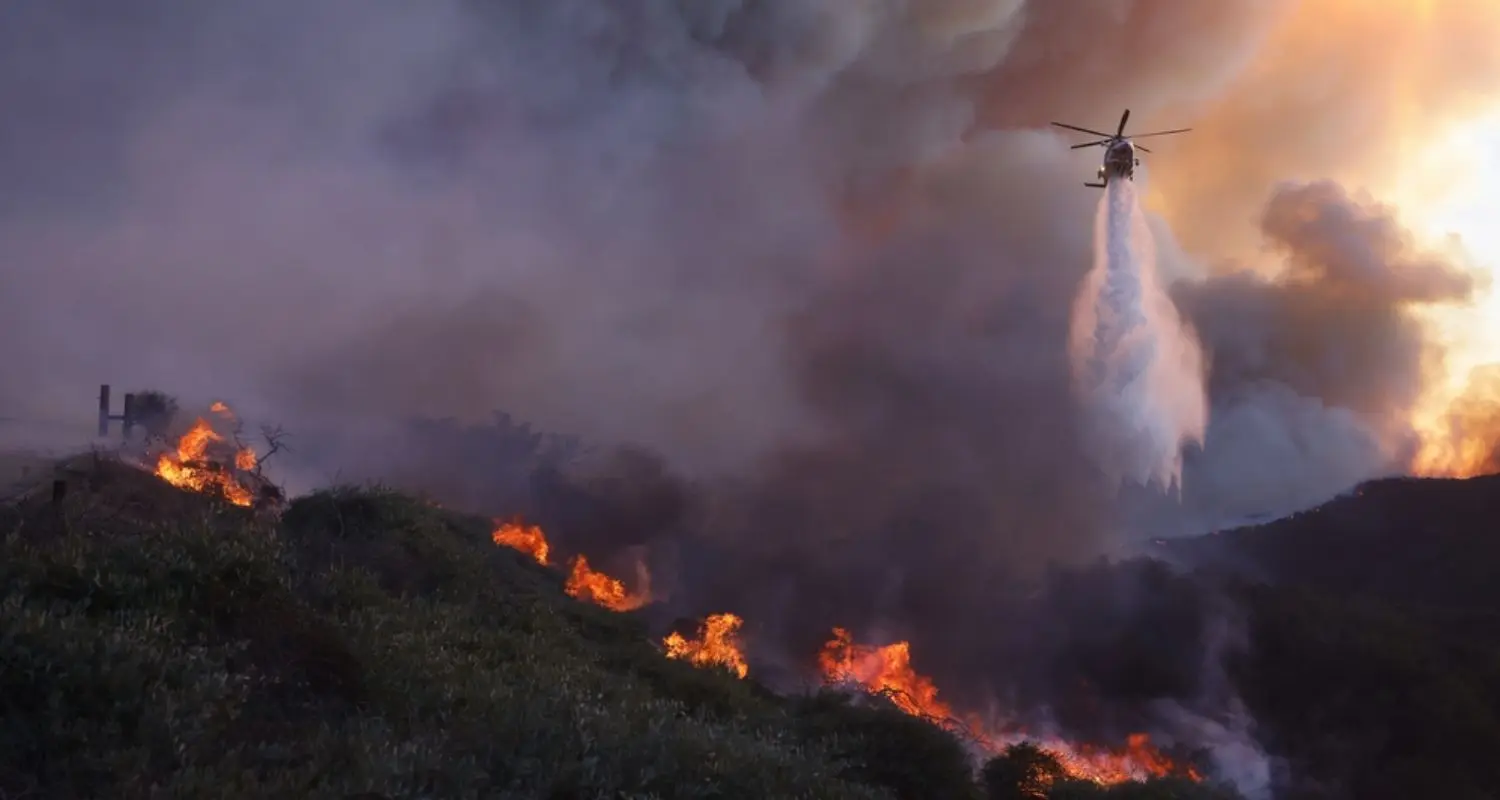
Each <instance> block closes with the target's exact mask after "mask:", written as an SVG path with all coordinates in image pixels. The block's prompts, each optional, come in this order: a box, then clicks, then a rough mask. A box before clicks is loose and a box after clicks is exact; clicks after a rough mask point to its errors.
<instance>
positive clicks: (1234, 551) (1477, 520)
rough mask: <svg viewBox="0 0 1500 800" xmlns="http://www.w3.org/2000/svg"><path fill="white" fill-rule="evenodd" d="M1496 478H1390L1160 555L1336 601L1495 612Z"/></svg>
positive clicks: (1498, 576)
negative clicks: (1344, 598)
mask: <svg viewBox="0 0 1500 800" xmlns="http://www.w3.org/2000/svg"><path fill="white" fill-rule="evenodd" d="M1497 533H1500V475H1491V476H1485V477H1479V478H1471V479H1468V480H1441V479H1417V478H1392V479H1387V480H1380V481H1373V482H1370V483H1367V484H1364V485H1362V486H1360V487H1358V488H1357V489H1355V490H1354V491H1352V492H1350V493H1348V494H1345V495H1344V496H1341V497H1338V498H1335V499H1334V500H1332V501H1329V502H1327V503H1325V504H1323V505H1321V506H1318V507H1316V508H1313V509H1310V510H1307V511H1304V512H1301V513H1298V514H1295V515H1292V516H1290V517H1286V518H1284V519H1279V520H1275V521H1272V522H1268V523H1264V524H1260V525H1253V526H1247V527H1243V528H1237V529H1234V530H1228V531H1223V532H1220V533H1215V534H1211V535H1208V536H1201V537H1193V538H1188V539H1178V540H1170V541H1166V542H1162V543H1159V544H1160V552H1162V553H1164V554H1165V555H1166V556H1167V557H1168V558H1170V559H1172V560H1177V561H1181V562H1184V563H1187V564H1189V565H1191V566H1194V567H1200V568H1210V569H1217V570H1225V571H1228V572H1233V573H1237V574H1241V575H1244V576H1246V577H1250V578H1252V579H1256V580H1266V581H1273V582H1276V583H1279V584H1283V585H1295V586H1302V587H1306V588H1311V589H1316V590H1319V591H1326V592H1330V593H1333V594H1337V595H1341V596H1350V597H1365V598H1373V599H1378V600H1383V601H1388V602H1391V603H1397V604H1402V605H1422V606H1433V607H1439V608H1446V609H1465V610H1470V611H1482V612H1500V536H1496V534H1497Z"/></svg>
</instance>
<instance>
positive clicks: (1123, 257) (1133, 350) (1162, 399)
mask: <svg viewBox="0 0 1500 800" xmlns="http://www.w3.org/2000/svg"><path fill="white" fill-rule="evenodd" d="M1103 195H1104V196H1103V198H1101V199H1100V201H1099V212H1098V215H1097V218H1096V222H1095V228H1094V267H1093V269H1092V270H1090V272H1089V274H1088V277H1087V278H1085V279H1084V282H1083V286H1082V288H1081V290H1080V291H1079V293H1078V297H1077V299H1076V300H1075V301H1074V304H1073V325H1072V330H1071V336H1070V342H1069V350H1070V355H1071V357H1072V366H1073V379H1074V385H1075V388H1076V389H1077V391H1078V393H1079V398H1080V400H1081V401H1082V403H1083V406H1084V410H1085V415H1086V425H1087V427H1088V429H1089V430H1088V433H1089V434H1090V436H1091V438H1092V444H1093V445H1094V452H1095V454H1096V456H1097V458H1098V463H1099V466H1100V468H1101V469H1103V471H1104V472H1105V474H1106V475H1107V476H1108V477H1109V478H1110V480H1111V481H1112V482H1113V483H1115V484H1116V485H1118V484H1119V483H1120V482H1121V481H1124V480H1127V479H1128V480H1132V481H1134V482H1136V483H1139V484H1141V485H1145V486H1149V485H1153V484H1154V485H1157V486H1159V487H1160V488H1161V489H1162V490H1163V491H1172V490H1174V489H1175V490H1177V491H1178V492H1180V491H1181V481H1182V451H1183V447H1184V446H1185V445H1187V444H1188V443H1190V442H1191V443H1194V444H1198V445H1200V446H1201V445H1202V444H1203V436H1204V431H1205V429H1206V428H1207V426H1208V401H1207V398H1206V395H1205V392H1204V360H1203V351H1202V348H1201V347H1200V345H1199V343H1198V338H1197V335H1196V333H1195V332H1194V331H1193V330H1192V329H1191V328H1190V327H1188V326H1187V325H1186V324H1184V323H1183V321H1182V319H1181V318H1180V317H1179V316H1178V314H1177V309H1176V307H1175V306H1174V305H1173V304H1172V301H1171V298H1169V297H1168V296H1167V295H1166V293H1165V292H1164V291H1163V290H1162V287H1161V286H1160V285H1159V278H1158V276H1157V273H1156V253H1155V248H1154V246H1153V243H1152V239H1151V229H1150V227H1149V226H1148V225H1147V224H1146V217H1145V213H1144V212H1143V211H1142V209H1141V207H1140V202H1139V200H1138V196H1137V194H1136V187H1135V185H1134V183H1133V182H1132V181H1130V180H1128V179H1116V180H1111V181H1110V182H1109V186H1108V187H1107V188H1106V189H1105V190H1104V192H1103Z"/></svg>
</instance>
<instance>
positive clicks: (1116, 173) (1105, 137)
mask: <svg viewBox="0 0 1500 800" xmlns="http://www.w3.org/2000/svg"><path fill="white" fill-rule="evenodd" d="M1129 120H1130V109H1128V108H1127V109H1125V113H1124V114H1121V115H1120V125H1119V127H1117V128H1116V129H1115V132H1114V133H1113V134H1109V133H1101V132H1099V131H1095V130H1089V129H1088V128H1080V127H1078V126H1077V125H1069V124H1067V123H1065V122H1054V123H1052V124H1053V125H1056V126H1057V127H1059V128H1067V129H1068V130H1070V131H1078V132H1079V133H1087V134H1089V135H1090V136H1099V137H1102V138H1100V139H1098V140H1096V141H1092V142H1084V143H1083V144H1075V145H1073V146H1072V147H1071V148H1069V149H1071V150H1079V149H1081V148H1084V147H1103V148H1104V164H1103V165H1101V166H1100V167H1099V173H1098V175H1097V177H1096V178H1095V179H1096V180H1097V181H1098V183H1085V184H1084V186H1088V187H1090V188H1093V189H1103V188H1104V187H1106V186H1108V185H1109V182H1110V181H1111V180H1115V179H1118V178H1124V179H1125V180H1135V168H1136V167H1137V166H1139V165H1140V163H1141V160H1140V159H1139V158H1136V155H1135V151H1137V150H1140V151H1141V152H1143V153H1149V152H1151V151H1150V150H1148V149H1146V148H1145V147H1144V146H1142V145H1138V144H1136V143H1135V142H1133V141H1132V139H1144V138H1146V137H1148V136H1167V135H1169V134H1174V133H1187V132H1188V131H1190V130H1192V128H1177V129H1175V130H1170V131H1153V132H1151V133H1142V134H1138V135H1136V136H1132V137H1127V136H1126V135H1125V123H1126V122H1127V121H1129Z"/></svg>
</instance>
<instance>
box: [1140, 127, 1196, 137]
mask: <svg viewBox="0 0 1500 800" xmlns="http://www.w3.org/2000/svg"><path fill="white" fill-rule="evenodd" d="M1190 130H1192V128H1177V129H1176V130H1170V131H1154V132H1152V133H1138V134H1136V135H1134V136H1132V137H1130V138H1132V139H1144V138H1146V137H1147V136H1170V135H1172V134H1174V133H1187V132H1188V131H1190Z"/></svg>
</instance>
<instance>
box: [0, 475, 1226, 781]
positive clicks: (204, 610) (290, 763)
mask: <svg viewBox="0 0 1500 800" xmlns="http://www.w3.org/2000/svg"><path fill="white" fill-rule="evenodd" d="M61 474H64V475H65V476H66V481H67V483H66V486H67V492H66V494H65V495H64V496H63V497H61V499H60V500H59V501H58V502H54V499H53V496H52V494H51V493H50V492H46V491H42V492H36V493H32V494H30V495H26V496H22V497H20V498H18V499H14V500H13V501H12V502H10V503H8V504H7V505H5V506H3V507H0V531H3V532H4V545H3V546H4V554H3V559H0V573H3V575H0V577H3V580H4V586H5V592H4V595H3V600H0V663H3V664H5V669H4V670H3V672H0V676H3V677H0V684H3V685H0V698H3V699H0V703H3V706H4V713H3V715H0V796H3V797H21V796H46V797H57V798H69V797H110V798H144V797H216V798H223V797H329V798H354V797H362V798H379V797H391V798H396V797H515V798H531V797H536V798H593V797H633V798H649V797H660V798H694V797H715V798H771V797H775V798H798V797H806V798H814V797H816V798H966V797H973V798H979V797H985V796H987V797H991V798H1015V797H1034V796H1047V797H1064V796H1066V797H1073V798H1090V797H1094V798H1097V797H1131V798H1153V797H1160V798H1190V797H1204V798H1208V797H1224V796H1227V795H1225V794H1224V793H1222V792H1220V791H1219V790H1215V789H1212V788H1209V787H1206V786H1203V785H1199V784H1194V783H1192V782H1190V781H1185V780H1157V781H1153V782H1151V783H1150V784H1136V783H1125V784H1120V785H1117V786H1114V787H1111V788H1106V787H1103V786H1100V785H1096V784H1094V783H1089V782H1086V781H1077V780H1065V779H1063V777H1062V776H1061V773H1059V772H1057V764H1056V762H1054V761H1050V760H1049V757H1048V756H1047V755H1046V754H1044V753H1038V752H1036V751H1034V750H1029V749H1027V748H1025V747H1021V748H1019V749H1013V750H1012V751H1011V752H1010V753H1009V755H1008V756H1002V757H1000V758H997V759H995V760H992V761H991V762H990V763H989V764H988V765H987V766H986V769H985V770H984V771H983V772H982V773H981V774H979V775H976V773H975V771H974V770H973V762H972V761H971V760H970V756H969V755H968V754H967V753H966V751H965V749H964V748H963V746H962V745H961V744H960V743H959V741H958V740H957V739H955V738H954V737H953V736H952V735H951V734H949V733H947V732H945V731H943V730H940V729H939V728H937V727H935V726H933V725H931V724H929V723H928V722H926V721H924V720H922V719H919V718H917V717H913V716H910V715H908V714H905V713H903V712H901V711H900V710H898V709H897V708H896V707H895V706H894V705H892V704H890V703H884V702H876V701H872V702H855V701H853V700H851V699H850V698H849V697H848V696H847V695H842V694H834V693H830V692H819V693H817V694H814V695H809V696H800V697H779V696H777V695H774V694H772V693H771V692H769V691H767V690H765V689H764V688H761V687H760V686H758V685H757V684H756V683H755V681H754V680H753V676H752V677H751V679H749V680H741V679H739V678H737V677H736V676H734V675H733V674H731V673H729V672H728V671H723V670H713V669H701V668H697V667H694V666H691V665H689V664H688V663H686V662H683V661H674V660H669V659H668V658H666V657H664V656H663V654H662V652H661V650H660V648H659V646H658V644H657V641H658V639H657V636H659V633H658V634H655V635H653V634H652V633H651V632H649V631H648V630H647V628H646V625H645V623H644V622H643V620H642V618H641V617H640V616H639V615H638V614H634V613H617V612H613V611H608V610H605V609H603V608H600V607H598V606H596V605H592V604H589V603H585V602H580V601H578V600H575V599H573V598H572V597H569V596H568V595H567V594H566V593H565V592H564V591H563V577H562V575H561V574H560V573H558V572H554V571H552V570H550V569H547V568H545V567H543V566H541V565H539V564H538V563H536V561H535V560H534V559H531V558H528V557H527V556H526V555H524V554H523V553H521V552H519V551H517V550H515V549H513V548H509V547H498V546H496V545H495V542H494V541H493V537H492V530H491V529H492V527H493V526H492V524H491V523H490V521H489V520H486V519H483V518H475V517H469V516H465V515H462V514H457V513H453V512H450V511H447V510H444V509H441V508H438V507H436V506H434V505H433V504H431V503H428V502H424V501H422V500H419V499H416V498H413V497H410V496H404V495H401V494H398V493H395V492H392V491H387V490H382V489H370V488H367V489H337V490H328V491H323V492H319V493H316V494H312V495H309V496H305V497H301V498H298V499H296V500H294V501H292V502H291V503H290V504H289V505H288V506H287V507H286V508H285V511H284V512H283V513H279V514H276V513H267V512H266V511H265V510H263V509H252V508H247V507H241V506H239V505H236V504H233V503H228V502H225V501H224V500H223V499H221V498H217V497H214V496H210V495H208V494H202V493H195V492H190V491H182V490H179V489H176V488H173V487H172V486H169V485H168V484H166V483H165V482H163V481H161V480H159V479H158V478H156V477H155V476H153V475H151V474H150V473H148V472H146V471H144V470H140V469H136V468H134V467H131V466H128V465H125V464H121V463H118V462H114V461H110V460H107V459H99V458H94V459H89V458H85V459H81V460H79V461H77V462H75V463H73V464H70V465H68V466H67V467H66V468H65V469H63V470H62V471H61ZM1038 781H1042V782H1043V784H1042V785H1046V786H1048V787H1050V788H1049V789H1047V793H1046V794H1044V795H1036V794H1029V793H1028V792H1029V791H1030V789H1029V788H1028V787H1034V786H1036V785H1038V783H1037V782H1038Z"/></svg>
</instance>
